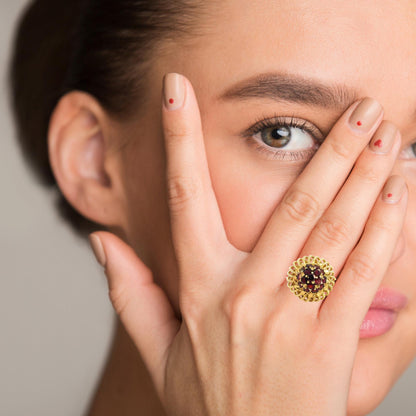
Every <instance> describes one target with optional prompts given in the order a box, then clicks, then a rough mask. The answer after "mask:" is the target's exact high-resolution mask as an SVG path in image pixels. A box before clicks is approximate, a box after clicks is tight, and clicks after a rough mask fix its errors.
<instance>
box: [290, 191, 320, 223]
mask: <svg viewBox="0 0 416 416" xmlns="http://www.w3.org/2000/svg"><path fill="white" fill-rule="evenodd" d="M283 207H284V208H285V210H286V212H287V214H288V215H289V217H290V218H291V219H292V220H294V221H296V222H299V223H302V224H303V223H308V222H310V221H313V220H315V219H316V218H318V216H319V214H320V205H319V202H318V201H317V200H316V199H315V198H314V197H313V196H312V195H310V194H308V193H306V192H303V191H300V190H298V189H293V190H291V191H289V193H288V194H287V196H286V197H285V198H284V199H283Z"/></svg>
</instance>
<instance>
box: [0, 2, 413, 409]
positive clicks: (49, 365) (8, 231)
mask: <svg viewBox="0 0 416 416" xmlns="http://www.w3.org/2000/svg"><path fill="white" fill-rule="evenodd" d="M57 1H59V0H57ZM115 1H116V0H115ZM26 4H27V0H0V77H1V83H0V128H1V133H2V138H1V140H0V190H1V196H0V212H1V215H0V270H1V285H0V330H1V335H0V415H1V416H57V415H59V416H83V415H84V412H85V410H86V408H87V407H88V404H89V401H90V399H91V395H92V394H93V392H94V390H95V387H96V383H97V382H98V380H99V377H100V372H101V370H102V368H103V365H104V363H105V360H106V356H107V354H108V351H109V347H110V342H111V339H112V336H113V330H114V324H115V317H114V313H113V310H112V308H111V304H110V301H109V299H108V295H107V284H106V280H105V277H104V274H103V272H102V271H101V269H100V267H99V266H98V264H97V263H96V262H95V259H94V258H93V255H92V253H91V251H90V248H89V245H88V243H87V242H85V241H82V240H80V239H79V238H77V237H75V235H74V234H73V233H72V231H71V229H70V228H69V227H68V226H67V225H65V224H64V223H63V222H62V221H61V220H60V219H59V217H58V216H57V214H56V213H55V210H54V206H53V201H54V198H55V194H54V193H53V192H49V191H45V190H44V189H43V188H42V187H40V186H39V185H37V184H36V182H35V181H34V179H33V177H32V176H33V175H32V173H31V172H30V171H29V170H28V169H27V167H26V166H25V164H24V161H23V159H22V157H21V154H20V150H19V149H18V147H17V145H16V140H15V137H14V130H13V125H12V121H11V115H10V109H9V108H8V102H7V94H6V91H7V87H8V86H7V79H6V68H7V65H8V61H9V54H10V47H11V40H12V36H13V29H14V25H15V22H16V18H17V16H18V14H19V13H20V12H21V10H22V8H23V7H24V6H25V5H26ZM415 53H416V52H415ZM45 140H46V139H45ZM415 386H416V365H415V364H413V366H411V367H410V368H409V369H408V370H407V372H406V373H405V374H404V375H403V376H402V378H401V379H400V380H399V382H398V383H397V384H396V385H395V387H394V388H393V390H392V391H391V393H390V394H389V396H388V397H387V398H386V399H385V401H384V402H383V404H382V405H381V406H380V407H379V408H378V409H377V410H376V411H375V412H373V413H372V416H387V415H388V416H391V415H392V414H398V415H402V416H406V415H415V414H416V401H415V393H416V392H415ZM115 416H123V415H115Z"/></svg>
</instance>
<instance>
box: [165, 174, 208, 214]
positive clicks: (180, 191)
mask: <svg viewBox="0 0 416 416" xmlns="http://www.w3.org/2000/svg"><path fill="white" fill-rule="evenodd" d="M167 188H168V202H169V206H170V208H171V209H173V210H181V209H183V208H184V206H185V205H186V204H188V203H189V202H190V201H192V200H195V199H196V198H198V197H199V195H200V193H201V192H200V190H201V187H200V185H199V183H198V182H197V181H196V179H195V178H189V177H185V176H173V177H171V178H169V180H168V186H167Z"/></svg>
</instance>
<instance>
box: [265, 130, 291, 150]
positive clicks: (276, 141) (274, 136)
mask: <svg viewBox="0 0 416 416" xmlns="http://www.w3.org/2000/svg"><path fill="white" fill-rule="evenodd" d="M269 131H270V133H271V134H269V135H268V134H267V130H266V133H265V135H266V137H265V138H264V141H265V142H266V143H267V144H268V145H270V146H273V147H285V146H286V145H287V144H288V143H289V142H290V140H291V134H290V128H288V127H284V126H281V127H279V128H273V129H270V130H269Z"/></svg>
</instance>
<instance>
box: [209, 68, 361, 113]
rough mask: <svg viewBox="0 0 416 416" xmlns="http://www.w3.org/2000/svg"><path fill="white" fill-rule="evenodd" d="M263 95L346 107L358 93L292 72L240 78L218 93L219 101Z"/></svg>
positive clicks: (287, 100)
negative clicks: (240, 79)
mask: <svg viewBox="0 0 416 416" xmlns="http://www.w3.org/2000/svg"><path fill="white" fill-rule="evenodd" d="M265 98H269V99H272V100H275V101H277V102H291V103H300V104H308V105H312V106H318V107H325V108H331V109H334V110H345V109H347V108H348V107H349V106H350V105H351V104H352V103H353V102H354V101H356V100H357V99H358V98H359V94H358V91H357V90H355V89H354V88H351V87H347V86H346V85H344V84H325V83H323V82H322V81H319V80H316V79H313V78H306V77H302V76H299V75H295V74H288V73H280V72H279V73H276V72H268V73H262V74H258V75H254V76H252V77H249V78H247V79H244V80H242V81H239V82H237V83H236V84H234V85H233V86H231V87H230V88H228V89H227V90H226V91H225V92H223V93H221V94H220V95H218V96H217V99H218V100H220V101H228V100H248V99H265Z"/></svg>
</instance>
